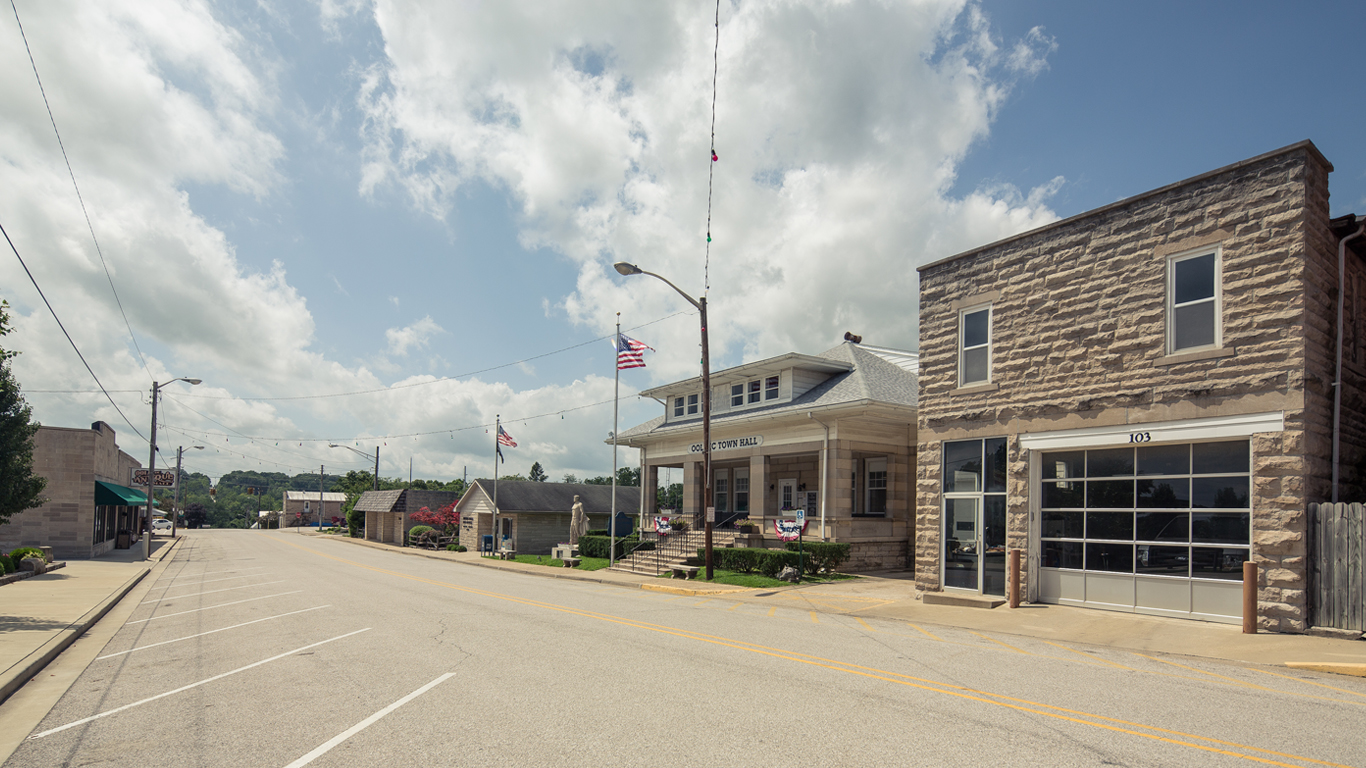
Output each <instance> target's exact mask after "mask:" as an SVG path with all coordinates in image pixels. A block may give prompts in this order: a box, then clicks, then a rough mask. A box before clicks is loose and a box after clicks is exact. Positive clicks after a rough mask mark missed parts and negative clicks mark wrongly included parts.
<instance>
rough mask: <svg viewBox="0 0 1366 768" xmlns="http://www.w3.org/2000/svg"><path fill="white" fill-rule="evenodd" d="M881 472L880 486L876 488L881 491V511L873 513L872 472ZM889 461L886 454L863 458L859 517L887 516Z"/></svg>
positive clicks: (889, 487) (889, 504)
mask: <svg viewBox="0 0 1366 768" xmlns="http://www.w3.org/2000/svg"><path fill="white" fill-rule="evenodd" d="M874 472H882V487H881V488H879V489H878V490H881V491H882V492H883V498H882V512H880V513H873V512H872V511H871V510H872V508H873V490H874V489H873V473H874ZM891 480H892V470H891V462H890V461H888V460H887V457H886V456H877V457H873V458H867V459H864V460H863V506H862V508H861V509H860V510H859V516H860V517H888V516H889V514H888V513H889V510H890V509H891V493H890V491H891V485H892V483H891Z"/></svg>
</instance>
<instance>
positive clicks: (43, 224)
mask: <svg viewBox="0 0 1366 768" xmlns="http://www.w3.org/2000/svg"><path fill="white" fill-rule="evenodd" d="M8 10H9V11H11V12H10V13H5V14H0V62H2V63H3V66H4V70H3V71H5V72H6V73H7V75H6V77H5V78H3V79H0V99H3V103H4V109H0V169H2V170H0V172H2V173H3V181H4V183H3V184H0V225H3V227H4V229H5V232H6V233H8V235H9V237H10V239H11V240H12V242H13V244H14V247H15V249H16V250H17V251H18V255H17V256H16V254H15V253H14V252H12V251H11V252H5V253H3V254H0V298H3V299H5V300H7V301H8V302H9V304H10V306H11V309H10V314H11V324H12V326H13V332H12V333H11V334H10V335H9V336H6V337H5V339H4V345H5V347H6V348H7V349H17V350H19V351H21V352H22V354H21V355H20V356H19V357H18V358H16V359H15V360H14V363H13V366H14V372H15V375H16V377H17V378H18V379H19V381H20V382H21V384H22V385H23V387H24V393H25V397H26V398H27V400H28V402H29V403H30V404H31V405H32V407H33V413H34V417H35V419H37V420H38V421H40V422H42V423H43V424H45V425H48V426H61V427H76V428H85V427H88V426H89V424H90V423H91V422H93V421H96V420H101V421H105V422H107V423H108V424H109V425H111V426H112V427H113V428H114V429H115V430H116V432H117V433H118V440H119V444H120V447H122V448H123V449H124V450H125V451H127V452H128V453H130V454H131V455H133V456H135V457H137V458H138V459H139V460H140V461H142V462H143V463H144V464H145V463H146V461H147V458H148V443H147V434H148V431H149V427H150V422H151V413H150V396H149V392H150V389H151V386H152V382H153V381H157V382H166V381H169V380H172V379H176V378H178V377H191V378H199V379H202V380H203V383H202V384H200V385H199V386H194V387H192V386H190V385H189V384H186V383H183V382H178V383H171V384H168V385H166V387H165V388H164V389H163V390H162V396H161V399H160V411H159V418H158V427H157V429H158V433H157V435H158V437H157V443H158V446H159V457H158V459H157V463H158V464H159V465H162V464H165V462H166V461H167V460H168V459H170V460H171V461H174V456H175V453H176V448H177V447H178V446H184V447H186V449H187V452H186V458H185V465H186V467H187V469H189V470H191V471H197V472H203V473H206V474H208V475H210V476H211V477H214V478H217V477H219V476H221V475H222V474H223V473H225V472H228V471H232V470H234V469H254V470H260V471H271V472H287V473H289V474H296V473H300V472H310V471H312V472H316V471H318V468H319V466H325V467H326V469H327V472H328V473H329V474H330V473H334V472H344V471H346V470H349V469H364V468H366V467H369V466H371V464H372V462H371V460H368V459H366V458H364V457H363V456H361V455H360V454H359V453H357V452H356V451H359V452H361V453H367V454H371V455H373V452H374V450H375V449H376V448H378V449H379V451H380V460H381V469H380V472H381V474H382V475H384V476H386V477H405V478H406V477H407V476H408V474H409V471H410V467H411V472H412V474H413V476H415V477H424V478H435V479H442V480H449V479H453V478H457V477H462V476H466V475H467V476H468V477H470V478H475V477H487V476H490V475H491V474H492V471H493V464H492V456H493V435H492V431H493V430H492V425H493V424H494V421H495V419H497V418H501V419H502V422H503V423H504V425H505V428H506V430H507V431H508V432H509V433H510V434H511V435H512V436H513V438H514V439H515V440H516V441H517V443H518V446H517V447H516V448H512V449H506V450H505V455H506V457H507V463H505V464H504V465H502V468H501V469H500V472H503V473H520V474H526V473H527V472H528V470H529V469H530V467H531V465H532V463H533V462H539V463H540V464H541V465H542V467H543V468H544V469H545V471H546V472H547V473H548V474H549V476H550V478H551V479H553V480H559V479H561V478H562V477H563V476H564V475H566V474H575V475H577V476H579V477H591V476H595V475H602V474H607V473H608V472H609V471H610V470H611V467H612V461H613V457H612V449H611V446H610V445H609V444H607V443H605V442H604V441H605V440H607V439H608V436H609V433H610V432H611V430H612V429H613V402H614V400H615V399H617V398H616V397H615V396H614V391H615V386H616V384H615V380H614V365H613V363H614V351H613V348H612V346H611V345H610V343H609V341H608V339H610V337H611V335H612V333H613V331H614V327H615V324H616V323H617V322H618V321H619V322H620V324H621V327H622V330H623V332H625V333H626V334H628V335H629V336H631V337H632V338H636V339H639V340H641V341H644V342H645V343H647V344H649V345H650V346H651V347H653V348H654V349H655V350H656V351H655V352H649V353H647V354H646V361H647V367H646V368H644V369H634V370H627V371H623V372H621V377H620V385H619V387H620V388H619V394H620V397H619V402H620V411H619V416H618V423H619V425H620V428H621V429H623V430H625V429H628V428H629V427H631V426H634V425H635V424H638V423H640V422H643V421H645V420H647V419H650V418H653V417H655V416H658V415H660V414H661V413H662V405H661V404H659V403H657V402H655V401H653V400H650V399H646V398H641V397H638V396H636V394H635V393H636V392H638V391H640V390H642V389H647V388H649V387H652V386H658V385H661V384H665V383H668V382H671V381H677V380H681V379H685V378H691V377H693V376H696V375H698V373H699V371H700V368H699V363H700V349H699V345H700V341H699V319H698V316H697V314H696V312H695V310H694V309H693V308H692V306H691V305H690V304H689V303H688V302H687V301H686V300H685V299H684V298H683V297H681V296H679V295H678V294H676V293H675V292H674V291H673V289H671V288H669V287H668V286H667V285H665V284H664V283H663V282H661V281H658V280H655V279H653V278H650V277H648V276H633V277H622V276H620V275H618V274H617V273H616V272H615V271H614V270H613V269H612V263H613V262H615V261H629V262H632V263H635V264H638V265H639V266H640V267H641V268H643V269H646V270H649V271H651V272H655V273H658V274H660V275H662V276H664V277H667V278H668V279H669V280H671V281H672V282H673V283H675V284H676V285H678V286H679V288H680V289H681V290H683V291H684V292H686V293H687V294H688V295H690V296H692V297H698V296H701V295H704V294H705V295H706V296H707V297H708V308H709V320H710V326H711V327H710V328H709V329H708V330H709V334H710V344H711V356H712V369H713V370H721V369H724V368H727V367H731V366H734V365H739V364H741V363H745V362H751V361H754V360H759V359H763V358H765V357H771V356H774V355H779V354H783V353H786V352H802V353H808V354H817V353H820V352H822V351H824V350H826V349H829V348H831V347H834V346H835V345H837V344H838V343H840V341H841V339H842V337H843V334H844V332H845V331H852V332H854V333H856V334H860V335H862V336H863V338H864V341H865V343H868V344H875V345H880V346H886V347H894V348H900V349H915V348H916V347H917V333H918V327H917V313H918V303H917V290H918V284H917V273H916V267H917V266H919V265H921V264H925V263H928V262H930V261H933V260H936V259H940V258H943V257H946V256H951V255H953V254H955V253H958V252H961V251H964V250H967V249H970V248H974V247H977V246H981V245H985V244H987V243H990V242H993V241H995V240H998V239H1001V238H1003V237H1007V236H1010V235H1012V234H1015V233H1018V232H1022V231H1025V230H1028V229H1032V228H1034V227H1037V226H1040V225H1043V224H1046V223H1048V222H1050V221H1054V220H1056V219H1058V218H1065V217H1068V216H1072V215H1076V214H1078V213H1082V212H1085V211H1087V210H1090V209H1093V208H1096V207H1099V206H1102V205H1105V204H1108V203H1111V202H1114V201H1116V200H1120V199H1123V198H1126V197H1129V196H1132V195H1135V194H1139V193H1142V192H1145V191H1147V190H1150V189H1154V188H1157V187H1161V186H1164V185H1166V184H1170V183H1173V182H1176V181H1180V180H1182V179H1185V178H1189V177H1191V176H1195V175H1198V174H1201V173H1204V172H1206V171H1209V170H1213V169H1215V168H1218V167H1221V166H1224V165H1228V164H1230V163H1234V162H1237V161H1239V160H1243V159H1246V158H1249V157H1253V156H1256V155H1259V154H1262V153H1264V152H1268V151H1271V150H1274V149H1277V148H1280V147H1283V146H1286V145H1288V144H1292V143H1295V142H1297V141H1300V140H1303V139H1311V140H1313V141H1314V142H1315V144H1316V145H1317V146H1318V148H1319V149H1320V150H1321V151H1322V152H1323V153H1324V155H1325V156H1326V157H1327V158H1328V159H1329V161H1330V162H1332V163H1333V164H1334V166H1335V169H1336V170H1335V172H1334V173H1333V174H1332V176H1331V178H1330V191H1331V194H1332V198H1331V208H1332V214H1333V215H1334V216H1340V215H1343V214H1347V213H1366V147H1364V146H1363V143H1362V142H1361V139H1360V137H1361V128H1360V126H1361V125H1363V124H1366V120H1364V119H1363V118H1366V106H1363V103H1362V101H1361V99H1360V97H1359V94H1358V91H1359V89H1360V81H1361V79H1362V75H1363V71H1362V68H1361V65H1360V63H1359V58H1358V57H1357V56H1356V55H1355V53H1354V50H1355V46H1353V45H1352V44H1351V43H1350V39H1351V38H1350V37H1346V36H1344V40H1343V41H1342V42H1340V43H1335V42H1334V37H1335V36H1337V35H1338V34H1340V33H1338V32H1335V30H1339V29H1344V28H1347V27H1348V26H1349V25H1350V22H1351V21H1353V20H1355V19H1356V18H1359V7H1358V6H1357V4H1355V3H1351V2H1326V1H1325V2H1316V3H1306V4H1287V3H1278V2H1255V1H1253V2H1208V3H1198V4H1191V3H1186V2H1166V1H1164V0H1145V2H1142V3H1118V2H1116V3H1093V2H1066V1H1064V0H1048V1H1044V0H1000V1H999V2H998V1H994V0H981V1H980V2H967V1H966V0H913V1H908V2H894V1H892V0H883V1H880V2H879V1H873V0H869V1H859V0H848V1H843V2H834V1H831V2H821V1H820V0H742V1H736V0H722V1H721V3H720V5H719V6H718V5H717V4H716V3H715V2H714V0H713V1H712V2H695V1H693V0H679V1H674V0H657V1H656V2H651V3H640V2H632V1H630V0H582V1H580V2H564V3H554V4H547V3H544V2H536V1H533V0H502V2H497V3H487V2H452V0H314V1H313V2H285V1H284V0H237V1H233V0H228V1H225V2H171V1H169V0H107V2H101V3H80V2H75V1H74V0H45V1H44V2H41V3H38V2H33V1H32V0H14V4H13V6H12V8H11V9H8ZM14 11H17V14H16V13H15V12H14ZM16 16H17V18H16ZM718 20H719V24H718V23H717V22H718ZM1344 22H1346V23H1344ZM20 23H22V28H23V36H21V34H20ZM25 39H26V41H27V43H26V42H25ZM30 52H31V55H32V61H30ZM35 68H36V70H37V77H35V75H34V69H35ZM39 80H41V88H40V85H39ZM713 85H714V94H715V97H714V99H713ZM49 107H50V110H51V111H50V113H49ZM54 124H55V128H56V130H55V131H54ZM59 136H60V140H59V138H58V137H59ZM713 136H714V138H713ZM713 147H714V148H715V151H716V155H717V159H716V161H715V162H713V161H712V159H711V150H712V148H713ZM73 177H74V180H75V183H74V184H73ZM709 217H710V225H708V221H709ZM709 234H710V237H711V241H710V243H708V240H707V238H708V235H709ZM4 247H6V248H7V247H8V246H7V245H6V246H4ZM21 258H22V261H23V263H22V264H21V262H20V259H21ZM24 265H27V269H28V271H29V272H31V273H32V275H33V278H34V280H36V282H37V286H38V287H39V288H41V289H42V291H43V294H44V295H45V296H46V299H47V302H48V303H50V304H51V307H52V311H49V309H48V306H47V304H46V303H45V302H44V300H43V298H42V297H40V295H39V293H38V290H37V288H35V286H34V284H33V282H31V281H30V279H29V276H28V273H26V271H25V266H24ZM53 312H55V315H56V318H59V319H60V321H61V323H62V324H64V325H65V328H66V332H67V333H68V334H69V335H70V337H71V340H72V341H73V342H74V344H75V347H76V348H78V349H79V351H80V356H78V355H77V353H76V351H75V350H74V349H73V347H72V344H71V343H69V342H68V341H67V339H66V337H65V335H64V334H63V331H62V329H61V328H60V327H59V326H58V323H57V320H56V319H54V314H53ZM82 357H83V358H84V361H85V362H84V363H83V362H82ZM87 364H88V365H89V368H90V370H89V371H88V370H87V368H86V365H87ZM91 371H93V377H92V374H91ZM96 377H97V378H98V381H99V384H101V385H103V387H104V389H105V390H107V391H108V393H109V396H108V397H106V395H105V394H104V393H102V392H101V391H100V389H99V386H98V385H97V384H96V380H95V378H96ZM111 400H112V403H111ZM330 444H340V445H344V446H349V447H351V448H353V449H355V451H349V450H345V449H344V448H333V447H329V445H330ZM196 445H201V446H204V447H203V448H202V449H200V450H195V449H194V448H193V447H192V446H196ZM617 460H618V462H619V464H620V465H622V466H628V465H634V464H635V463H636V462H637V461H638V457H637V456H636V452H635V451H634V450H627V449H624V448H623V449H620V451H619V454H618V459H617Z"/></svg>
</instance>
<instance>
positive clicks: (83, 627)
mask: <svg viewBox="0 0 1366 768" xmlns="http://www.w3.org/2000/svg"><path fill="white" fill-rule="evenodd" d="M180 541H181V539H180V538H179V537H177V538H176V540H175V541H173V542H172V543H171V545H170V546H169V547H164V548H162V550H161V551H162V554H161V556H160V557H158V558H156V560H155V562H157V563H160V562H161V561H162V560H165V559H166V556H167V555H168V554H170V552H171V550H173V549H175V548H176V545H178V544H179V543H180ZM152 567H153V566H151V565H147V566H144V567H143V568H142V570H141V571H140V572H139V573H138V574H137V575H136V576H133V577H132V578H130V579H129V580H128V581H126V582H124V584H123V586H121V587H119V588H118V589H116V590H114V592H113V593H112V594H110V595H109V597H106V598H105V599H104V600H102V601H100V603H99V604H98V605H96V606H95V607H94V608H91V609H90V610H89V611H87V612H86V614H85V615H84V616H82V617H80V618H79V619H77V620H76V621H74V622H72V623H71V624H70V625H68V626H67V628H66V629H63V630H62V631H60V632H58V633H57V634H56V635H54V636H53V637H51V638H50V639H49V640H48V641H47V642H46V643H43V644H42V645H41V646H39V648H38V649H37V650H35V651H34V652H33V653H30V654H29V655H27V656H25V657H24V658H23V659H21V660H20V661H19V663H17V664H15V665H14V666H12V667H10V668H9V669H8V670H6V671H5V672H4V679H3V682H0V704H4V703H5V701H6V700H8V699H9V697H10V696H13V695H14V693H15V691H18V690H19V689H20V688H22V687H24V684H25V683H27V682H28V681H29V680H32V679H33V678H34V677H35V676H36V675H37V674H38V673H39V672H42V671H43V668H44V667H46V666H47V665H48V664H51V663H52V660H53V659H55V658H57V657H58V656H60V655H61V653H62V651H65V650H66V649H67V648H69V647H71V644H72V643H74V642H76V639H77V638H79V637H80V636H81V635H84V634H85V633H86V632H87V631H89V629H90V628H91V627H93V626H95V624H96V623H97V622H98V621H99V620H100V619H102V618H104V615H105V614H106V613H109V611H110V610H112V609H113V608H114V606H115V605H118V603H119V601H120V600H122V599H123V598H124V597H125V596H126V595H127V594H128V593H129V592H131V591H133V587H136V586H137V585H138V583H139V582H141V581H142V580H143V579H144V578H146V576H147V574H149V573H151V572H152Z"/></svg>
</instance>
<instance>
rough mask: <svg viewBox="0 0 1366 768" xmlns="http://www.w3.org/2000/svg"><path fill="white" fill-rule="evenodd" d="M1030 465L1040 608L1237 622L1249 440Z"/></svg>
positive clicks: (1064, 454) (1046, 459)
mask: <svg viewBox="0 0 1366 768" xmlns="http://www.w3.org/2000/svg"><path fill="white" fill-rule="evenodd" d="M1035 455H1036V456H1038V457H1039V462H1040V467H1039V470H1040V471H1039V473H1038V475H1037V476H1038V477H1039V480H1038V486H1037V489H1036V490H1037V494H1036V498H1037V499H1039V520H1040V525H1039V531H1038V548H1037V550H1036V551H1037V552H1038V553H1039V577H1040V578H1039V599H1040V600H1041V601H1043V602H1047V603H1060V604H1068V605H1082V606H1087V607H1094V608H1106V609H1110V610H1120V611H1131V612H1136V613H1149V614H1156V615H1164V616H1180V617H1187V618H1200V619H1207V620H1212V621H1223V622H1229V623H1236V622H1238V621H1240V620H1241V615H1242V603H1241V599H1242V569H1243V562H1244V561H1245V560H1247V559H1248V557H1249V552H1250V542H1251V536H1252V509H1251V489H1252V476H1251V470H1250V467H1251V446H1250V444H1249V442H1248V441H1247V440H1233V441H1216V442H1200V443H1179V444H1167V445H1151V444H1149V445H1137V446H1126V447H1123V448H1102V449H1096V448H1092V449H1078V450H1055V451H1040V452H1038V453H1036V454H1035Z"/></svg>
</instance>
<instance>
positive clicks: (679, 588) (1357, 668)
mask: <svg viewBox="0 0 1366 768" xmlns="http://www.w3.org/2000/svg"><path fill="white" fill-rule="evenodd" d="M326 538H331V539H334V540H336V541H339V542H346V543H348V544H356V545H361V546H368V547H375V548H380V549H386V550H389V551H392V552H400V553H403V554H406V555H412V556H416V557H426V558H431V559H435V560H446V561H450V562H454V563H460V564H462V565H471V566H478V567H481V568H494V569H497V570H502V571H512V572H517V573H525V574H528V575H534V576H540V577H543V578H559V579H573V580H576V581H586V582H594V583H599V584H611V585H615V586H621V587H627V588H631V589H651V590H656V591H660V592H670V593H674V594H678V595H688V596H698V597H714V598H720V599H727V600H737V601H742V602H752V603H759V604H763V605H777V606H783V607H789V608H801V609H803V610H809V611H815V612H816V613H823V614H838V615H846V616H855V617H859V618H863V619H884V620H889V621H901V622H908V623H911V624H916V625H925V626H931V627H934V626H940V627H958V628H962V629H969V630H976V631H980V632H993V633H1001V634H1008V635H1018V636H1022V637H1033V638H1037V639H1040V640H1051V641H1054V642H1066V643H1079V644H1082V645H1092V646H1100V647H1109V648H1122V649H1125V650H1131V651H1140V652H1148V653H1170V654H1177V655H1182V656H1196V657H1204V658H1213V659H1223V660H1225V661H1234V662H1244V663H1250V664H1269V665H1286V666H1293V667H1296V668H1301V669H1312V670H1315V671H1319V672H1332V673H1335V674H1346V675H1354V676H1357V677H1366V641H1363V640H1345V639H1337V638H1328V637H1315V636H1310V635H1287V634H1266V633H1262V634H1256V635H1245V634H1243V632H1242V627H1241V626H1240V625H1236V624H1213V623H1210V622H1205V621H1191V620H1189V619H1169V618H1164V617H1160V616H1143V615H1139V614H1132V613H1120V612H1116V611H1102V610H1096V609H1093V608H1074V607H1071V606H1063V605H1044V604H1027V605H1022V606H1020V607H1019V608H1016V609H1014V610H1011V609H1010V608H1008V607H1006V606H1001V607H999V608H993V609H986V608H967V607H960V606H953V605H927V604H926V603H924V602H923V601H921V600H919V599H917V597H916V593H915V584H914V581H913V577H912V574H910V573H909V572H897V573H884V574H878V575H866V576H863V577H862V578H859V579H851V580H849V581H838V582H832V583H826V584H801V585H792V586H783V587H776V588H772V589H745V588H742V587H732V586H727V585H723V584H716V585H712V584H707V583H706V582H698V581H691V580H690V581H676V580H673V579H652V578H649V577H646V576H638V575H634V574H629V573H618V572H616V571H607V570H600V571H578V570H575V569H572V568H551V567H547V566H543V565H532V564H530V563H517V562H507V561H502V560H494V559H491V558H486V557H481V556H480V555H479V554H478V553H476V552H445V551H435V552H433V551H430V550H422V549H411V548H400V547H395V546H394V545H392V544H380V543H378V542H372V541H364V540H362V539H346V538H342V537H338V536H330V537H326Z"/></svg>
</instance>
